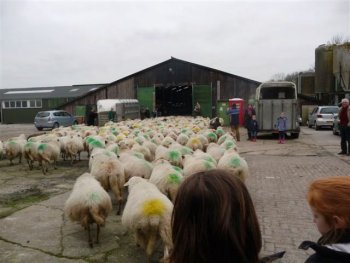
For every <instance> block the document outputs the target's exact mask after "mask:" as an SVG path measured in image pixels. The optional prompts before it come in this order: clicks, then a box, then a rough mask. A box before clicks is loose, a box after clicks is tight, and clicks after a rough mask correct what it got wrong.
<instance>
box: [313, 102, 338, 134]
mask: <svg viewBox="0 0 350 263" xmlns="http://www.w3.org/2000/svg"><path fill="white" fill-rule="evenodd" d="M338 109H339V108H338V106H317V107H315V108H314V109H313V110H312V111H311V113H309V117H308V120H307V126H308V127H309V128H311V127H312V126H314V127H315V129H316V130H319V129H320V128H321V127H328V128H332V127H333V121H334V116H335V115H338Z"/></svg>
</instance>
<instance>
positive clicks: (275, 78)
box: [270, 72, 286, 81]
mask: <svg viewBox="0 0 350 263" xmlns="http://www.w3.org/2000/svg"><path fill="white" fill-rule="evenodd" d="M285 77H286V74H284V73H282V72H280V73H276V74H275V75H273V76H272V77H271V79H270V81H280V80H284V78H285Z"/></svg>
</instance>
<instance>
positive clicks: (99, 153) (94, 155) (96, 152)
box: [89, 148, 117, 171]
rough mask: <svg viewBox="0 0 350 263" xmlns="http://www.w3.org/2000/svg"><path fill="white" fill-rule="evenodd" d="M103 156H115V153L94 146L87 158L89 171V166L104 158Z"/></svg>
mask: <svg viewBox="0 0 350 263" xmlns="http://www.w3.org/2000/svg"><path fill="white" fill-rule="evenodd" d="M104 156H109V157H112V156H113V157H117V155H116V154H115V153H114V152H112V151H109V150H107V149H102V148H95V149H93V151H92V152H91V155H90V158H89V169H90V171H91V168H92V166H93V164H94V163H98V162H99V161H100V160H101V159H103V158H105V157H104Z"/></svg>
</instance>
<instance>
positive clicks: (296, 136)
mask: <svg viewBox="0 0 350 263" xmlns="http://www.w3.org/2000/svg"><path fill="white" fill-rule="evenodd" d="M290 137H292V138H293V139H298V138H299V132H292V133H291V134H290Z"/></svg>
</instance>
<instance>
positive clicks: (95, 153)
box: [0, 116, 248, 259]
mask: <svg viewBox="0 0 350 263" xmlns="http://www.w3.org/2000/svg"><path fill="white" fill-rule="evenodd" d="M84 151H85V152H87V153H88V157H89V173H84V174H83V175H81V176H80V177H78V179H77V180H76V182H75V184H74V187H73V190H72V192H71V194H70V196H69V198H68V200H67V201H66V203H65V213H66V215H67V216H68V217H69V218H70V219H71V220H72V221H77V222H79V223H80V224H81V225H82V226H83V227H84V228H85V229H87V230H88V242H89V245H90V246H91V247H92V246H93V240H92V237H91V235H90V225H91V224H93V223H96V225H97V236H96V240H95V241H96V243H98V236H99V231H100V226H103V225H104V224H105V223H106V218H107V216H108V214H109V213H110V212H111V211H112V201H111V198H110V195H109V194H108V193H107V192H108V191H111V192H112V193H113V196H115V200H116V207H117V211H116V213H117V214H122V224H123V225H124V226H127V227H128V228H129V229H131V230H132V231H133V232H134V233H135V238H136V243H137V244H138V245H139V246H140V247H141V248H143V249H144V250H145V252H146V255H147V258H148V259H150V257H151V255H152V253H153V251H154V249H155V245H156V242H157V240H158V239H159V238H160V239H161V240H162V242H163V244H164V257H166V256H167V255H168V252H169V250H170V249H171V246H172V239H171V215H172V209H173V202H174V199H175V198H176V194H177V189H178V188H179V186H180V184H181V183H182V182H183V181H184V180H186V177H188V176H189V175H191V174H194V173H197V172H201V171H206V170H211V169H215V168H220V169H226V170H228V171H229V172H230V173H231V174H232V176H238V177H239V178H241V179H242V180H243V181H244V180H245V179H246V177H247V176H248V165H247V163H246V161H245V160H244V159H243V158H242V157H241V156H240V155H239V153H238V149H237V144H236V140H235V138H234V137H233V136H232V134H230V133H227V132H225V131H224V130H223V128H222V127H218V128H216V129H210V128H209V119H207V118H202V117H198V118H192V117H178V116H171V117H167V118H154V119H145V120H127V121H122V122H118V123H113V122H109V123H106V125H105V126H103V127H99V128H98V127H95V126H85V125H76V126H72V127H60V128H57V129H54V130H52V131H51V132H50V133H47V134H43V135H39V136H33V137H31V138H25V136H24V135H20V136H18V137H14V138H11V139H9V140H7V141H5V142H3V143H2V142H1V141H0V155H4V156H6V158H8V159H9V160H10V163H11V164H13V159H15V158H19V161H20V162H21V159H22V158H23V157H24V158H25V159H26V161H27V163H28V166H29V169H33V166H34V165H35V164H36V162H37V163H38V165H40V166H41V169H42V172H43V173H44V174H46V173H47V172H48V169H49V167H50V166H51V165H53V167H56V163H57V160H59V158H63V159H64V160H66V159H67V158H68V159H70V161H71V162H72V163H73V161H74V160H77V159H80V153H81V152H84ZM126 186H128V188H127V189H128V191H127V192H128V194H126V193H124V191H125V189H126ZM126 196H127V200H125V199H126V198H125V197H126ZM125 201H126V203H125ZM123 208H124V209H123Z"/></svg>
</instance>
